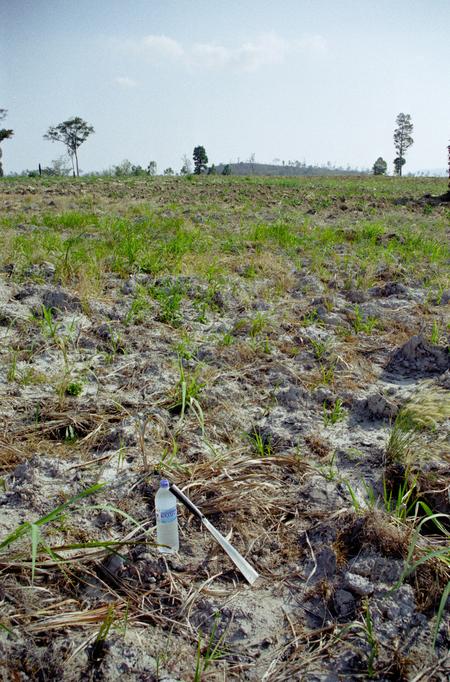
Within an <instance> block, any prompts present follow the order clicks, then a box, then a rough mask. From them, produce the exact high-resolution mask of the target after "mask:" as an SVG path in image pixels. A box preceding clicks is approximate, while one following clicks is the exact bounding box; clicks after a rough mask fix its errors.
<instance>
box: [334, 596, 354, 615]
mask: <svg viewBox="0 0 450 682" xmlns="http://www.w3.org/2000/svg"><path fill="white" fill-rule="evenodd" d="M355 607H356V601H355V598H354V596H353V595H352V593H351V592H348V591H347V590H336V592H335V594H334V608H335V609H336V613H337V615H338V616H339V617H340V618H348V617H349V616H352V615H353V613H354V611H355Z"/></svg>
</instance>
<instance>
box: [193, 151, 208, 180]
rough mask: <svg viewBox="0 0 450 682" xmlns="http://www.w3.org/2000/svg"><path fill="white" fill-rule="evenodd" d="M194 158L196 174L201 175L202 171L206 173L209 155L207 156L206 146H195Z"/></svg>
mask: <svg viewBox="0 0 450 682" xmlns="http://www.w3.org/2000/svg"><path fill="white" fill-rule="evenodd" d="M192 158H193V159H194V173H195V175H200V173H204V172H205V171H206V169H207V167H208V157H207V156H206V151H205V148H204V147H201V146H198V147H194V153H193V157H192Z"/></svg>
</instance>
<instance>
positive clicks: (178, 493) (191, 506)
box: [169, 483, 204, 520]
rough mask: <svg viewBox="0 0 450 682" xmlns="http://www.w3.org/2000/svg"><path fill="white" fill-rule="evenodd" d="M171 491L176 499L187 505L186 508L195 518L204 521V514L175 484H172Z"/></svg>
mask: <svg viewBox="0 0 450 682" xmlns="http://www.w3.org/2000/svg"><path fill="white" fill-rule="evenodd" d="M169 490H170V491H171V492H172V493H173V494H174V495H175V497H177V498H178V499H179V500H180V502H182V503H183V504H184V505H185V507H187V508H188V509H189V511H191V512H192V513H193V514H194V515H195V516H197V518H199V519H200V520H203V519H204V514H202V512H201V511H200V509H199V508H198V507H196V506H195V504H194V503H193V502H191V500H190V499H189V498H188V497H186V495H185V494H184V493H183V492H182V491H181V490H180V489H179V488H178V487H177V486H176V485H175V483H171V484H170V486H169Z"/></svg>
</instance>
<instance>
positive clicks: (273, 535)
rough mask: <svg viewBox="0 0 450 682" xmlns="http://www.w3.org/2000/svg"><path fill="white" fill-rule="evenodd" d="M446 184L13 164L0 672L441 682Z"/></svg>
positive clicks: (2, 332) (4, 205)
mask: <svg viewBox="0 0 450 682" xmlns="http://www.w3.org/2000/svg"><path fill="white" fill-rule="evenodd" d="M444 191H445V183H444V182H442V181H432V180H417V179H416V180H407V179H404V180H403V181H402V180H394V179H391V178H387V179H384V178H380V179H374V178H366V179H338V180H336V179H333V180H326V179H314V180H307V179H295V180H274V179H272V180H262V179H258V180H246V179H239V180H238V179H234V178H229V179H222V178H211V177H209V178H197V179H193V180H189V179H184V178H167V179H164V180H162V179H149V180H145V179H144V180H142V179H135V180H128V181H126V180H122V181H118V180H105V179H97V180H86V179H80V180H79V181H72V180H66V181H42V182H40V181H37V180H25V181H8V180H4V181H3V182H2V184H1V185H0V211H1V216H2V217H1V219H0V220H1V233H0V243H1V250H0V260H1V274H0V354H1V355H0V357H1V363H0V420H1V422H0V424H1V432H0V457H1V460H0V461H1V466H2V476H3V478H2V479H1V483H2V491H1V495H0V505H1V506H0V570H1V583H0V623H1V632H0V652H1V653H0V659H1V663H2V665H1V675H2V676H3V679H4V680H27V679H30V680H35V679H39V680H55V679H61V680H91V679H92V680H94V679H95V680H100V679H105V680H116V679H121V680H164V679H165V680H169V679H171V680H203V679H204V680H215V679H217V680H222V679H227V680H228V679H230V680H231V679H242V680H273V681H277V682H278V681H281V680H292V679H301V680H306V681H308V682H315V681H316V680H317V681H319V680H320V681H325V680H327V681H328V682H332V681H334V680H360V679H376V680H413V679H414V680H419V679H423V680H425V679H426V680H445V679H447V678H448V674H449V671H450V660H449V658H448V645H449V599H448V594H449V588H448V584H449V582H448V581H449V574H450V556H449V550H448V546H449V542H448V538H449V528H450V501H449V484H450V457H449V448H448V445H449V441H448V432H449V430H448V427H449V416H450V399H449V389H450V361H449V358H450V356H449V349H448V330H449V301H450V291H449V288H450V282H449V248H448V245H449V242H448V237H449V216H450V212H449V208H448V203H447V204H446V203H444V202H442V203H439V202H438V201H432V200H431V199H423V196H424V195H425V194H427V193H428V194H432V195H435V196H437V195H439V194H442V193H443V192H444ZM162 474H164V475H165V476H167V477H168V478H170V479H171V480H173V481H174V482H176V483H177V485H178V486H179V487H182V488H183V489H184V490H185V491H186V492H187V494H188V495H189V496H190V497H191V498H192V500H193V501H194V502H195V503H196V504H197V505H198V506H199V507H200V508H201V509H202V511H203V512H204V513H205V514H206V515H207V516H208V517H209V518H210V520H211V521H212V522H213V523H214V524H216V525H217V527H218V528H219V529H220V530H221V532H222V533H223V534H224V535H228V534H229V533H230V534H231V541H232V543H233V544H234V545H235V546H236V547H237V549H238V550H239V551H240V552H241V553H242V554H243V555H244V556H246V558H247V559H248V560H249V561H250V562H251V563H252V564H253V566H254V567H255V568H256V569H257V571H258V572H259V573H260V576H261V577H260V579H259V580H258V582H257V583H256V584H255V585H254V586H253V587H250V586H247V585H246V583H245V581H244V580H243V578H242V576H241V575H240V574H239V573H238V572H237V571H236V570H235V568H234V566H233V564H232V563H231V561H230V560H229V559H228V557H227V555H226V554H224V553H223V551H222V550H221V548H220V547H219V546H218V545H216V544H215V543H214V541H213V540H212V538H211V537H210V536H209V535H208V534H207V533H205V532H204V531H203V530H201V529H200V527H199V524H198V522H197V521H196V520H195V519H194V518H193V517H192V516H190V515H189V514H188V513H187V512H186V510H184V509H183V508H179V516H180V533H181V547H180V553H179V555H178V556H176V557H171V558H163V557H161V556H160V555H159V554H158V552H157V549H156V548H155V547H154V539H155V534H154V510H153V497H154V492H155V489H156V486H157V482H158V479H159V477H160V476H161V475H162ZM99 484H102V487H100V488H98V487H95V486H97V485H99ZM83 491H85V494H83ZM69 502H70V504H67V503H69ZM55 510H56V511H55ZM52 512H54V513H52ZM21 524H28V525H21Z"/></svg>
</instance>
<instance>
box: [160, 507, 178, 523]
mask: <svg viewBox="0 0 450 682" xmlns="http://www.w3.org/2000/svg"><path fill="white" fill-rule="evenodd" d="M156 517H157V519H158V521H160V523H173V522H174V521H176V520H177V508H176V507H172V508H171V509H163V511H160V510H158V511H157V512H156Z"/></svg>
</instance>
